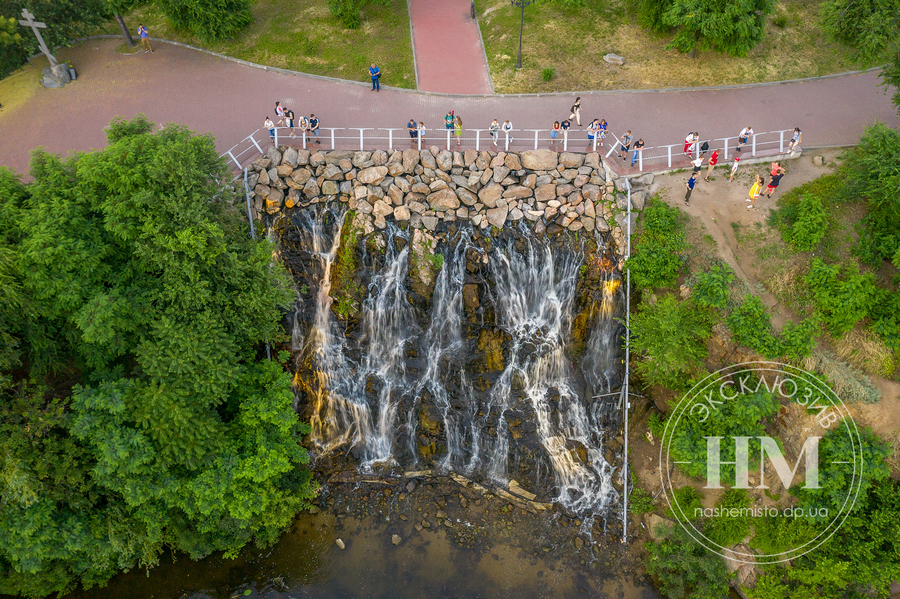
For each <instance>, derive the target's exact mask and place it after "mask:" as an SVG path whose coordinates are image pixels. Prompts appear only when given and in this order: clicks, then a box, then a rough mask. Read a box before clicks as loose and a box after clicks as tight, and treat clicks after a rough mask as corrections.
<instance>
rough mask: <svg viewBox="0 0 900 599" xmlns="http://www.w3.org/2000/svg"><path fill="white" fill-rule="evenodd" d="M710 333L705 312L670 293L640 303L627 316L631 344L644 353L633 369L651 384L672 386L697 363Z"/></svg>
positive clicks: (710, 329)
mask: <svg viewBox="0 0 900 599" xmlns="http://www.w3.org/2000/svg"><path fill="white" fill-rule="evenodd" d="M711 334H712V327H711V325H710V321H709V316H708V314H707V313H706V312H705V311H703V310H701V309H698V308H697V307H696V306H695V305H694V304H692V303H690V302H679V301H678V299H676V298H675V297H674V296H673V295H670V294H667V295H664V296H662V297H661V298H659V301H657V303H656V304H647V303H646V302H642V303H641V306H640V308H639V309H638V311H637V312H635V313H634V314H633V315H632V318H631V335H632V344H633V345H632V347H634V350H635V351H636V352H638V353H640V354H643V356H644V358H643V359H642V360H641V361H639V362H637V363H636V364H635V370H636V371H637V373H638V374H640V375H641V376H642V377H643V378H644V379H645V380H646V381H647V382H648V383H649V384H651V385H663V386H665V387H669V388H672V387H675V386H676V385H677V384H678V382H679V380H680V379H681V378H682V377H683V376H684V375H686V374H688V373H689V372H691V371H693V370H695V369H697V368H699V367H700V366H701V360H702V359H703V358H705V357H706V344H705V341H706V339H708V338H709V336H710V335H711Z"/></svg>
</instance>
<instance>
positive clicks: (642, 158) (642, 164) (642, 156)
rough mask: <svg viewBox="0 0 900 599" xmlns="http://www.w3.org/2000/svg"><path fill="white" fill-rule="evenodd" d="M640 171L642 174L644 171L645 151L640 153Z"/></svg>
mask: <svg viewBox="0 0 900 599" xmlns="http://www.w3.org/2000/svg"><path fill="white" fill-rule="evenodd" d="M638 170H639V171H641V172H643V171H644V151H643V150H641V151H640V152H638Z"/></svg>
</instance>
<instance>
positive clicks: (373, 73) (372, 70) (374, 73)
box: [369, 62, 381, 92]
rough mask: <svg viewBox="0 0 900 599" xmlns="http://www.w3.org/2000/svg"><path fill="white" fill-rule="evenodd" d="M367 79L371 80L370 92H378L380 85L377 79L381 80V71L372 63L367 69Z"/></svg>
mask: <svg viewBox="0 0 900 599" xmlns="http://www.w3.org/2000/svg"><path fill="white" fill-rule="evenodd" d="M369 77H371V78H372V91H376V92H380V91H381V85H379V83H378V79H379V78H381V69H379V68H378V67H376V66H375V63H374V62H373V63H372V66H370V67H369Z"/></svg>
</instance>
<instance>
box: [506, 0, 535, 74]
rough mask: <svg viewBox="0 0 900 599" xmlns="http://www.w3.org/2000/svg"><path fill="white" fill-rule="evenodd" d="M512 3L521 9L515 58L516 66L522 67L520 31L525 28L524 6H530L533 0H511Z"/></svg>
mask: <svg viewBox="0 0 900 599" xmlns="http://www.w3.org/2000/svg"><path fill="white" fill-rule="evenodd" d="M511 2H512V5H513V6H515V7H517V8H521V9H522V20H521V21H520V22H519V56H518V57H517V58H516V68H517V69H521V68H522V31H523V30H524V29H525V7H526V6H531V5H532V4H534V3H535V0H511Z"/></svg>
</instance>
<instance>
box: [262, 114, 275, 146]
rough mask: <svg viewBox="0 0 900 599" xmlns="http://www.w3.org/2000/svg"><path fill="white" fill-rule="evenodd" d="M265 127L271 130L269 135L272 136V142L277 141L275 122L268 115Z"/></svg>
mask: <svg viewBox="0 0 900 599" xmlns="http://www.w3.org/2000/svg"><path fill="white" fill-rule="evenodd" d="M263 127H265V128H266V129H268V130H269V137H271V138H272V142H273V143H274V142H275V123H273V122H272V119H270V118H269V117H266V121H265V122H264V123H263Z"/></svg>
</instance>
